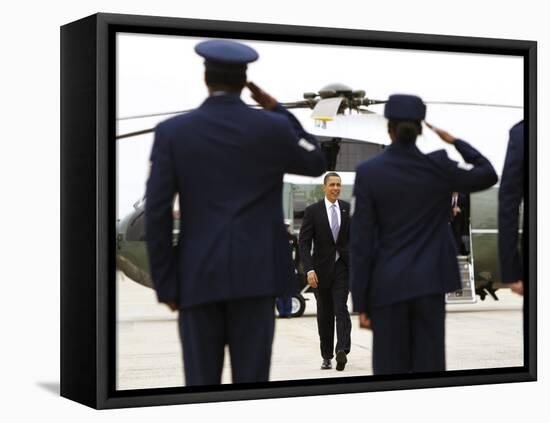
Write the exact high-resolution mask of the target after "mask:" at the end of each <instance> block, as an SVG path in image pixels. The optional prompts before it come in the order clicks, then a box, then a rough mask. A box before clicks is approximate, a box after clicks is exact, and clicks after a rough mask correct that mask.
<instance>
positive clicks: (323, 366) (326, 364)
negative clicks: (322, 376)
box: [321, 358, 332, 370]
mask: <svg viewBox="0 0 550 423" xmlns="http://www.w3.org/2000/svg"><path fill="white" fill-rule="evenodd" d="M327 369H332V363H331V362H330V359H328V358H323V363H322V364H321V370H327Z"/></svg>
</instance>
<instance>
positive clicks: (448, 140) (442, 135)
mask: <svg viewBox="0 0 550 423" xmlns="http://www.w3.org/2000/svg"><path fill="white" fill-rule="evenodd" d="M424 123H425V124H426V126H427V127H428V128H430V129H431V130H432V131H434V132H435V133H436V134H437V135H439V138H441V139H442V140H443V141H445V142H446V143H447V144H454V143H455V141H456V138H455V137H453V136H452V135H451V134H449V133H448V132H447V131H444V130H443V129H439V128H436V127H435V126H433V125H430V124H429V123H428V122H424Z"/></svg>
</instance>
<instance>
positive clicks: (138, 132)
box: [115, 128, 155, 140]
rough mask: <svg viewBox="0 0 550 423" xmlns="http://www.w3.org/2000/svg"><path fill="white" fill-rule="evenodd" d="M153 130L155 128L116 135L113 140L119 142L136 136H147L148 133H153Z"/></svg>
mask: <svg viewBox="0 0 550 423" xmlns="http://www.w3.org/2000/svg"><path fill="white" fill-rule="evenodd" d="M154 130H155V128H149V129H142V130H141V131H135V132H128V133H127V134H121V135H117V136H116V137H115V139H117V140H121V139H124V138H131V137H137V136H138V135H144V134H149V133H151V132H153V131H154Z"/></svg>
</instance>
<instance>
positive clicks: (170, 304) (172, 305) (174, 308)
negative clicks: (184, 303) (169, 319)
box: [162, 301, 178, 311]
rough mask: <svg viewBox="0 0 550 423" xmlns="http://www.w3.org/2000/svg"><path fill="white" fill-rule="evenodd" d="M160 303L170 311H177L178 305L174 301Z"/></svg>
mask: <svg viewBox="0 0 550 423" xmlns="http://www.w3.org/2000/svg"><path fill="white" fill-rule="evenodd" d="M162 304H166V305H167V306H168V308H169V309H170V310H171V311H177V309H178V305H177V303H176V302H175V301H167V302H165V303H162Z"/></svg>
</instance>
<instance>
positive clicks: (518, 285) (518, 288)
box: [510, 280, 523, 296]
mask: <svg viewBox="0 0 550 423" xmlns="http://www.w3.org/2000/svg"><path fill="white" fill-rule="evenodd" d="M510 289H511V290H512V292H515V293H516V294H518V295H521V296H523V281H522V280H519V281H517V282H514V283H511V284H510Z"/></svg>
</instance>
